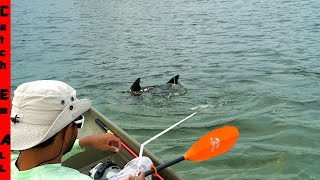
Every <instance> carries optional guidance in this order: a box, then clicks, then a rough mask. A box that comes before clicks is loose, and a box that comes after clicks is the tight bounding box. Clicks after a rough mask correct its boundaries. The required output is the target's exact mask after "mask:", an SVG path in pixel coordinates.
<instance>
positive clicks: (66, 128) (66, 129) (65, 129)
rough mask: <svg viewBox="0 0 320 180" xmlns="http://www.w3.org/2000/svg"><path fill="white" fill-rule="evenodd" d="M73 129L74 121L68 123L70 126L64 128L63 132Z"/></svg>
mask: <svg viewBox="0 0 320 180" xmlns="http://www.w3.org/2000/svg"><path fill="white" fill-rule="evenodd" d="M71 129H72V123H70V124H68V126H66V127H64V128H63V129H62V132H64V133H66V132H67V131H69V130H71Z"/></svg>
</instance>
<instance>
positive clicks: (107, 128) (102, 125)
mask: <svg viewBox="0 0 320 180" xmlns="http://www.w3.org/2000/svg"><path fill="white" fill-rule="evenodd" d="M95 122H96V123H97V124H98V125H99V126H100V127H101V128H103V129H104V130H105V131H106V132H107V133H110V134H114V133H113V132H112V131H111V130H110V128H109V127H108V126H107V125H106V124H104V123H103V122H102V121H101V120H100V119H98V118H96V119H95ZM120 143H121V146H122V147H123V148H125V149H126V150H127V151H128V152H129V153H130V154H131V155H132V156H133V157H135V158H137V157H138V155H137V153H135V152H134V151H133V150H132V149H130V147H129V146H127V145H126V144H125V143H124V142H122V141H120ZM156 177H157V178H158V179H159V180H164V178H163V177H161V176H160V175H159V174H157V175H156Z"/></svg>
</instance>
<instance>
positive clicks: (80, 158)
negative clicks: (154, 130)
mask: <svg viewBox="0 0 320 180" xmlns="http://www.w3.org/2000/svg"><path fill="white" fill-rule="evenodd" d="M84 117H85V123H84V127H83V128H82V129H80V130H79V134H78V137H79V138H81V137H85V136H88V135H92V134H99V133H103V132H106V128H105V129H103V128H102V127H101V126H99V125H98V124H97V123H96V121H97V119H98V120H100V121H101V122H102V123H103V124H105V125H106V126H107V128H108V129H109V130H110V131H111V132H113V133H114V134H115V135H116V136H117V137H119V138H120V139H121V141H122V148H121V149H120V151H119V152H117V153H114V152H106V151H101V150H97V149H94V148H87V149H86V151H85V152H82V153H79V154H77V155H75V156H73V157H71V158H69V159H68V160H67V161H65V162H63V165H64V166H67V167H71V168H73V169H77V170H79V171H80V172H81V173H83V174H86V175H89V171H90V170H91V169H92V168H93V167H94V166H95V165H97V164H98V163H99V162H103V161H105V160H106V159H109V160H111V161H112V162H113V163H115V164H117V165H118V166H119V167H121V168H122V167H123V166H124V165H125V164H126V163H127V162H129V161H130V160H132V159H134V158H135V157H137V155H138V154H139V150H140V143H138V142H137V141H136V140H135V139H133V138H132V137H130V136H129V135H128V134H127V133H126V132H125V131H123V130H122V129H121V128H119V127H118V126H117V125H115V124H114V123H113V122H112V121H110V120H109V119H108V118H107V117H105V116H104V115H103V114H101V113H100V112H99V111H97V110H96V109H95V108H94V107H91V108H90V109H89V110H88V111H87V112H86V113H84ZM124 146H126V147H124ZM143 155H144V156H147V157H149V158H150V159H151V160H152V162H153V164H154V166H158V165H160V164H163V162H162V161H161V160H159V158H157V157H156V156H155V155H154V154H153V153H152V152H151V151H149V150H148V149H146V148H144V153H143ZM152 179H154V180H161V179H162V180H163V179H165V180H180V179H182V178H181V177H179V176H178V175H177V174H176V173H175V172H174V171H173V170H172V169H171V168H166V169H163V170H161V171H159V172H158V176H153V178H152Z"/></svg>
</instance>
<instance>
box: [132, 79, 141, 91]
mask: <svg viewBox="0 0 320 180" xmlns="http://www.w3.org/2000/svg"><path fill="white" fill-rule="evenodd" d="M130 91H133V92H136V91H141V86H140V78H138V79H137V80H136V81H135V82H134V83H133V84H132V86H131V87H130Z"/></svg>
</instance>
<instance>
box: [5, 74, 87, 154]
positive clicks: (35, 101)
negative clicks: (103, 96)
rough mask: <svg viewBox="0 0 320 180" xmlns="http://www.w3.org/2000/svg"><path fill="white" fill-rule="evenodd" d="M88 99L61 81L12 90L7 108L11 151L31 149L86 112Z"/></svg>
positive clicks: (27, 85)
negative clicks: (10, 106)
mask: <svg viewBox="0 0 320 180" xmlns="http://www.w3.org/2000/svg"><path fill="white" fill-rule="evenodd" d="M90 106H91V101H90V100H89V99H80V100H79V99H77V97H76V90H75V89H73V88H72V87H71V86H69V85H68V84H66V83H64V82H62V81H56V80H38V81H32V82H28V83H23V84H21V85H20V86H18V87H17V89H16V90H15V91H14V97H13V100H12V108H11V150H25V149H29V148H32V147H34V146H36V145H38V144H40V143H42V142H44V141H46V140H47V139H49V138H50V137H52V136H53V135H55V134H56V133H58V132H59V131H60V130H62V129H63V128H64V127H66V126H67V125H68V124H70V123H71V122H73V121H74V120H75V119H76V118H77V117H79V116H80V115H82V114H83V113H84V112H86V111H88V110H89V108H90Z"/></svg>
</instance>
